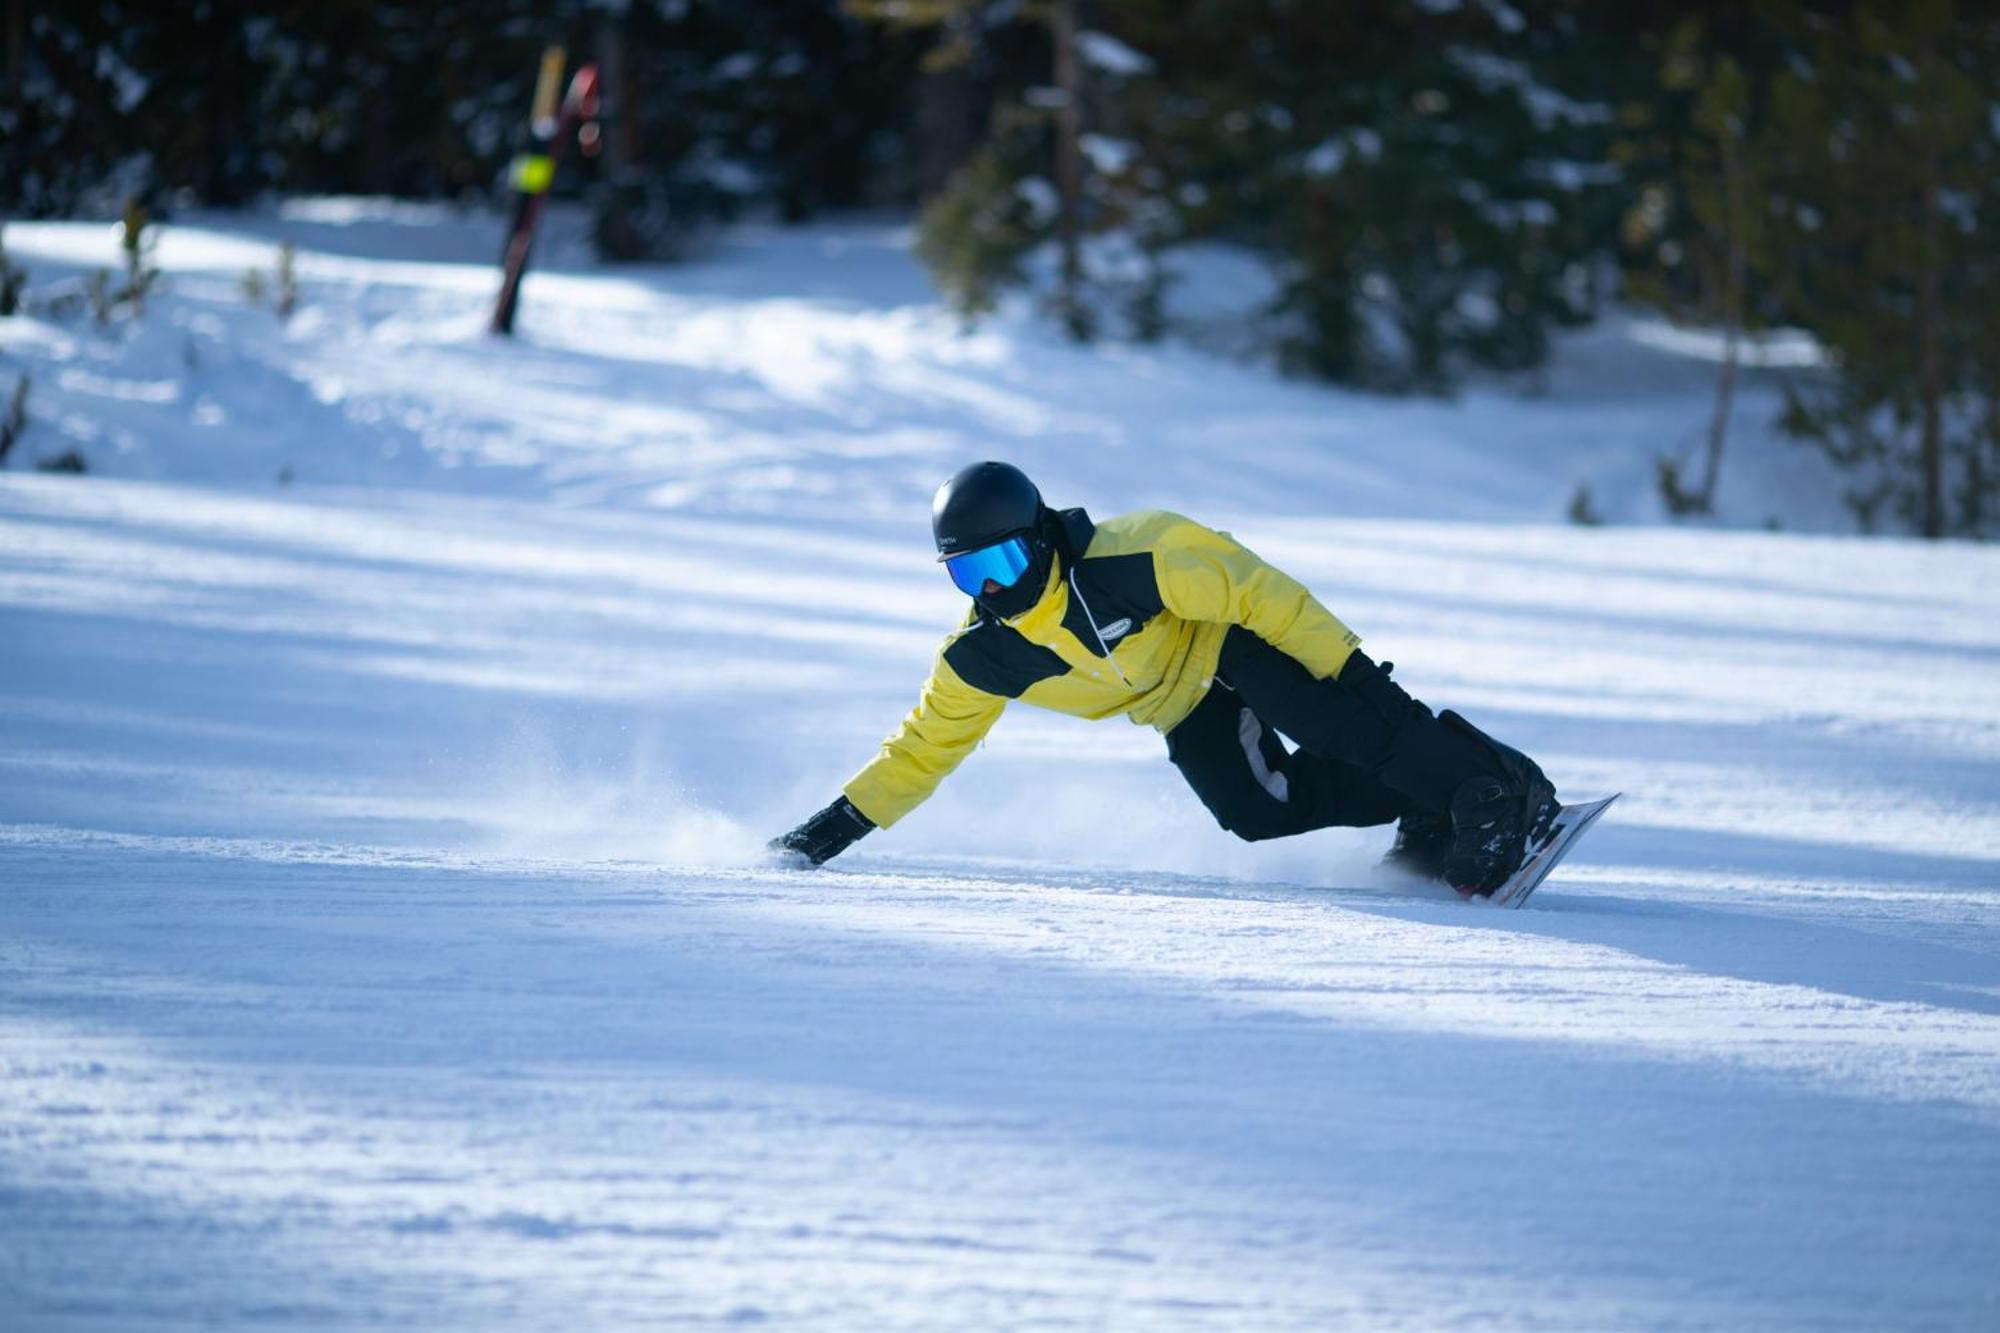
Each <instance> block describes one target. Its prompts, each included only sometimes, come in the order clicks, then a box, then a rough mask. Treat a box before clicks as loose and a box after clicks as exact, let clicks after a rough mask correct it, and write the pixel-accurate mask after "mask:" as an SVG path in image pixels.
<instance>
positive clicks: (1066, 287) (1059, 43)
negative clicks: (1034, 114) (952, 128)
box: [1049, 0, 1087, 340]
mask: <svg viewBox="0 0 2000 1333" xmlns="http://www.w3.org/2000/svg"><path fill="white" fill-rule="evenodd" d="M1049 31H1050V35H1051V37H1052V38H1053V39H1054V42H1055V66H1056V70H1055V73H1056V88H1057V89H1058V90H1059V91H1060V92H1061V93H1062V105H1061V106H1059V107H1058V108H1057V109H1056V193H1057V196H1058V198H1059V201H1060V204H1059V207H1060V212H1059V215H1058V217H1057V219H1056V236H1057V241H1058V243H1059V244H1060V245H1061V247H1062V294H1061V297H1060V300H1061V302H1062V311H1063V321H1064V323H1065V324H1066V325H1068V327H1069V331H1070V336H1071V337H1074V338H1076V339H1078V340H1081V339H1082V338H1083V337H1084V336H1085V334H1086V332H1087V327H1086V325H1085V322H1084V313H1083V292H1082V289H1083V250H1082V247H1083V163H1082V155H1081V152H1080V150H1079V148H1078V140H1079V139H1080V138H1081V137H1082V125H1083V87H1082V84H1083V80H1082V77H1081V70H1080V69H1079V67H1078V65H1077V59H1076V0H1055V3H1054V5H1053V6H1052V7H1051V12H1050V18H1049Z"/></svg>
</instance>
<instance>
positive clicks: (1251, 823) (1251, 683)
mask: <svg viewBox="0 0 2000 1333" xmlns="http://www.w3.org/2000/svg"><path fill="white" fill-rule="evenodd" d="M1384 726H1385V724H1384V722H1383V720H1382V718H1381V716H1380V715H1379V713H1377V712H1376V710H1375V709H1373V708H1372V707H1371V706H1370V705H1369V704H1368V703H1367V702H1365V701H1364V700H1363V699H1361V698H1360V696H1359V695H1357V694H1356V693H1355V692H1354V691H1353V690H1350V689H1347V688H1346V687H1344V686H1342V685H1341V684H1340V682H1338V681H1335V680H1325V679H1321V678H1319V677H1316V676H1314V675H1313V674H1312V673H1311V672H1310V671H1308V670H1306V669H1305V668H1304V667H1303V666H1301V665H1299V663H1297V662H1296V661H1294V660H1293V659H1291V658H1290V657H1287V656H1286V655H1285V654H1284V653H1282V652H1280V651H1278V650H1277V649H1276V648H1273V647H1272V646H1271V645H1270V644H1268V643H1266V642H1264V640H1262V639H1260V638H1258V637H1257V636H1256V635H1255V634H1253V633H1251V632H1250V631H1249V630H1246V629H1244V628H1242V627H1241V626H1236V627H1233V628H1232V629H1231V630H1230V631H1229V634H1228V636H1227V637H1226V638H1225V639H1224V640H1223V641H1222V657H1221V660H1220V661H1219V662H1218V663H1217V664H1216V671H1215V684H1214V685H1212V686H1210V687H1209V691H1208V693H1207V694H1206V695H1205V696H1203V698H1202V701H1201V702H1200V703H1198V704H1196V705H1195V707H1194V711H1193V712H1191V713H1189V714H1188V715H1187V716H1186V717H1185V718H1182V719H1181V721H1180V722H1179V723H1178V724H1177V725H1176V726H1175V727H1174V729H1173V730H1172V731H1170V732H1168V733H1167V757H1168V758H1169V759H1170V760H1172V761H1173V764H1174V767H1176V768H1178V769H1179V770H1180V771H1181V776H1182V777H1184V778H1186V779H1187V784H1188V786H1190V787H1192V788H1194V793H1195V795H1196V796H1198V797H1200V798H1201V803H1202V804H1203V805H1205V806H1207V807H1208V810H1209V813H1210V814H1212V815H1214V816H1215V818H1216V821H1217V822H1218V823H1220V824H1221V825H1222V827H1224V828H1226V829H1228V830H1229V831H1230V832H1231V833H1234V834H1235V835H1236V836H1238V837H1239V838H1243V839H1246V840H1248V841H1251V842H1256V841H1259V840H1261V839H1264V838H1286V837H1290V836H1292V835H1293V834H1295V833H1305V832H1308V831H1310V830H1312V829H1316V828H1328V827H1330V826H1333V825H1344V826H1349V827H1365V826H1368V825H1373V824H1387V823H1390V822H1392V821H1394V820H1395V819H1397V818H1399V817H1401V815H1402V814H1403V812H1404V811H1406V810H1408V809H1409V808H1410V805H1411V801H1410V798H1409V797H1408V796H1405V795H1404V794H1402V793H1401V792H1398V791H1395V790H1393V789H1391V788H1389V787H1387V786H1385V785H1383V783H1382V782H1381V781H1380V780H1379V779H1378V778H1376V777H1375V776H1374V775H1373V774H1372V773H1371V772H1370V771H1369V770H1368V769H1366V768H1363V767H1362V766H1360V765H1359V764H1354V763H1349V762H1346V761H1344V760H1341V759H1338V758H1332V757H1328V755H1329V752H1333V751H1336V750H1338V749H1339V748H1342V747H1339V746H1336V745H1333V744H1331V743H1323V739H1324V741H1325V742H1331V740H1332V738H1334V737H1336V736H1343V735H1345V734H1350V733H1362V734H1364V735H1367V734H1369V733H1375V734H1378V735H1386V733H1385V732H1384ZM1279 732H1283V733H1284V734H1285V735H1287V736H1290V737H1291V738H1292V739H1293V740H1294V741H1295V742H1299V743H1300V744H1302V745H1305V746H1309V747H1311V748H1300V749H1292V748H1289V747H1287V746H1286V744H1285V742H1284V741H1283V740H1282V739H1280V737H1279V734H1278V733H1279ZM1315 750H1317V751H1319V752H1320V753H1314V751H1315Z"/></svg>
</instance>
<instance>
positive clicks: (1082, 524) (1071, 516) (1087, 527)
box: [1056, 509, 1097, 563]
mask: <svg viewBox="0 0 2000 1333" xmlns="http://www.w3.org/2000/svg"><path fill="white" fill-rule="evenodd" d="M1056 531H1057V532H1058V533H1059V534H1061V538H1062V544H1063V547H1064V551H1063V554H1064V556H1065V557H1066V559H1067V560H1068V562H1069V563H1075V562H1076V561H1077V560H1080V559H1082V558H1083V553H1084V552H1085V551H1088V550H1089V549H1090V539H1091V538H1092V537H1095V536H1096V535H1097V525H1096V524H1095V523H1093V522H1091V521H1090V515H1089V513H1088V512H1086V511H1085V510H1082V509H1060V510H1057V511H1056Z"/></svg>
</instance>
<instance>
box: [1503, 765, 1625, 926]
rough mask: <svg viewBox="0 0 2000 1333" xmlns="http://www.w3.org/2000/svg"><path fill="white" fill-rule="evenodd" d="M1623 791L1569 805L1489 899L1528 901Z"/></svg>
mask: <svg viewBox="0 0 2000 1333" xmlns="http://www.w3.org/2000/svg"><path fill="white" fill-rule="evenodd" d="M1622 795H1624V793H1623V792H1613V793H1611V795H1609V796H1607V797H1605V798H1604V799H1603V800H1601V801H1583V802H1580V803H1578V804H1576V805H1566V806H1564V807H1563V808H1562V811H1561V813H1559V814H1557V815H1556V818H1555V823H1554V824H1552V825H1551V826H1550V828H1549V836H1548V837H1546V838H1544V839H1542V841H1541V844H1540V845H1539V846H1537V847H1536V848H1535V850H1534V851H1532V852H1530V853H1528V859H1527V860H1525V861H1523V862H1522V863H1521V868H1520V869H1519V870H1516V871H1515V872H1514V873H1513V874H1511V875H1509V876H1508V877H1507V879H1506V882H1505V883H1503V884H1501V886H1500V887H1499V888H1497V889H1495V890H1493V893H1492V895H1491V897H1490V898H1489V899H1488V901H1490V902H1491V903H1492V904H1493V905H1494V906H1495V907H1519V906H1520V905H1521V904H1523V903H1525V902H1527V901H1528V898H1529V896H1530V895H1532V894H1533V893H1534V891H1535V890H1536V889H1538V888H1540V887H1541V886H1542V881H1543V880H1545V879H1547V878H1548V877H1549V872H1550V871H1551V870H1554V869H1555V868H1556V866H1557V865H1559V864H1560V863H1561V861H1562V859H1563V857H1565V856H1567V855H1569V849H1570V848H1572V847H1574V846H1576V840H1577V839H1578V838H1581V837H1582V836H1583V835H1584V834H1585V833H1586V832H1587V831H1589V829H1590V826H1591V825H1592V824H1594V823H1596V822H1597V817H1598V816H1599V815H1601V814H1603V813H1604V812H1605V811H1606V810H1608V809H1610V808H1611V803H1612V802H1613V801H1615V800H1617V799H1618V798H1619V797H1620V796H1622Z"/></svg>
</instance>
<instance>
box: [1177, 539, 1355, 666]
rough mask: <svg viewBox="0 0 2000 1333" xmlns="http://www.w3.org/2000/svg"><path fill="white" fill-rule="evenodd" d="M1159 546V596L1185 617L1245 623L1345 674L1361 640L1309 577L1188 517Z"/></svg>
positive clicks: (1304, 658)
mask: <svg viewBox="0 0 2000 1333" xmlns="http://www.w3.org/2000/svg"><path fill="white" fill-rule="evenodd" d="M1153 551H1154V555H1153V561H1154V577H1155V578H1156V579H1157V580H1158V583H1159V587H1160V600H1161V601H1162V602H1163V603H1165V605H1166V608H1167V609H1168V610H1169V611H1171V612H1173V613H1174V614H1175V615H1177V616H1179V617H1181V618H1182V619H1183V620H1207V621H1219V622H1221V623H1223V624H1229V625H1241V626H1243V628H1245V629H1247V630H1249V631H1250V632H1251V633H1253V634H1255V635H1256V636H1257V637H1258V638H1260V639H1262V640H1264V641H1265V642H1266V643H1268V644H1270V645H1271V646H1272V647H1273V648H1276V649H1277V650H1278V651H1280V652H1282V653H1284V654H1285V655H1286V656H1287V657H1290V658H1291V659H1292V660H1293V661H1295V662H1298V663H1300V664H1302V665H1303V666H1305V668H1306V669H1307V670H1309V671H1311V672H1312V673H1313V674H1314V675H1315V676H1319V677H1321V678H1326V677H1331V676H1338V675H1339V674H1340V669H1341V668H1342V667H1343V666H1345V665H1347V659H1348V657H1349V656H1350V655H1352V654H1353V652H1354V650H1355V648H1356V647H1357V646H1358V645H1359V644H1360V642H1361V636H1360V635H1358V634H1356V633H1355V632H1354V631H1353V630H1351V629H1349V628H1348V627H1347V626H1346V625H1343V624H1342V623H1341V622H1340V619H1339V617H1337V616H1335V615H1334V614H1333V612H1331V611H1329V610H1327V609H1326V608H1325V607H1324V606H1321V605H1320V603H1319V599H1318V598H1316V597H1314V596H1313V595H1312V594H1311V593H1310V592H1308V591H1306V588H1305V585H1304V584H1302V583H1300V582H1299V581H1298V580H1297V579H1295V578H1293V577H1292V576H1291V575H1289V574H1286V573H1285V572H1284V571H1283V570H1280V569H1278V568H1276V567H1275V566H1272V565H1269V564H1266V563H1265V562H1264V561H1263V560H1262V559H1261V558H1259V557H1258V555H1257V554H1256V552H1254V551H1252V550H1251V549H1250V548H1249V547H1247V546H1245V545H1243V544H1242V543H1241V542H1239V541H1237V540H1236V539H1235V538H1234V537H1231V536H1230V535H1229V534H1228V533H1226V532H1216V531H1214V530H1213V529H1210V528H1205V527H1203V526H1202V525H1201V524H1199V523H1196V522H1194V521H1193V520H1191V519H1186V520H1182V521H1181V522H1179V523H1176V524H1174V525H1173V526H1172V527H1170V528H1168V529H1167V530H1166V532H1164V533H1163V534H1162V535H1161V538H1160V540H1159V542H1158V544H1157V545H1155V546H1154V548H1153Z"/></svg>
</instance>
